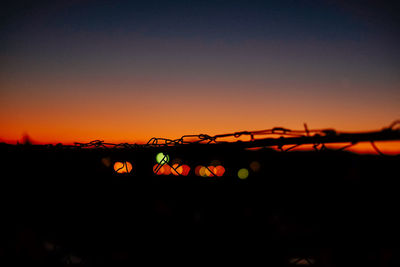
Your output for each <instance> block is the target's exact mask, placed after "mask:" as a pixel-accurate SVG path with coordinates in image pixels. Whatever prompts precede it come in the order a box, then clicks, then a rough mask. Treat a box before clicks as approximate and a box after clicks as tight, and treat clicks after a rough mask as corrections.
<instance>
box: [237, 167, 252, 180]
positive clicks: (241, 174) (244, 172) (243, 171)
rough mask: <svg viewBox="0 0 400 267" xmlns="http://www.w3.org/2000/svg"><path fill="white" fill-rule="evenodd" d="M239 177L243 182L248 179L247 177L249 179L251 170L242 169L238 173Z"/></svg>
mask: <svg viewBox="0 0 400 267" xmlns="http://www.w3.org/2000/svg"><path fill="white" fill-rule="evenodd" d="M238 177H239V179H242V180H244V179H247V177H249V170H248V169H246V168H243V169H240V170H239V171H238Z"/></svg>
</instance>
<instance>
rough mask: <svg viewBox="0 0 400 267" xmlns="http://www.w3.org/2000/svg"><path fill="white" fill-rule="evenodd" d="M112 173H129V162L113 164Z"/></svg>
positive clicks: (130, 166) (130, 168) (130, 165)
mask: <svg viewBox="0 0 400 267" xmlns="http://www.w3.org/2000/svg"><path fill="white" fill-rule="evenodd" d="M114 171H115V172H116V173H130V172H131V171H132V164H131V163H130V162H129V161H122V162H120V161H117V162H115V163H114Z"/></svg>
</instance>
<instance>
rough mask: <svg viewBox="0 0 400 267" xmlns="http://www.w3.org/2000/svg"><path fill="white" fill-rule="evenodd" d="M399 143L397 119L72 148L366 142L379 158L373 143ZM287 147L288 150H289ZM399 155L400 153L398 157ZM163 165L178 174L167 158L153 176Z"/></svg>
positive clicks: (95, 142)
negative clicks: (364, 126)
mask: <svg viewBox="0 0 400 267" xmlns="http://www.w3.org/2000/svg"><path fill="white" fill-rule="evenodd" d="M243 137H249V138H250V140H248V141H243V140H242V138H243ZM227 138H231V139H232V138H233V140H235V139H236V141H224V139H227ZM399 140H400V120H395V121H393V122H392V123H391V124H390V125H389V126H387V127H384V128H382V129H381V130H378V131H368V132H340V131H336V130H335V129H331V128H327V129H309V128H308V126H307V124H306V123H304V130H291V129H287V128H283V127H274V128H272V129H266V130H258V131H239V132H234V133H227V134H218V135H213V136H211V135H208V134H197V135H183V136H182V137H180V138H178V139H168V138H156V137H153V138H151V139H150V140H149V141H148V142H147V143H146V144H130V143H107V142H104V141H103V140H93V141H91V142H88V143H78V142H76V143H74V145H72V146H67V147H73V148H83V149H86V148H111V149H129V150H130V149H138V148H167V147H168V148H171V147H172V148H173V147H182V146H187V147H190V146H197V147H198V146H220V147H221V148H222V149H223V148H228V147H234V148H256V147H277V148H278V151H281V152H288V151H290V150H293V149H295V148H299V147H301V146H304V145H312V148H313V150H314V151H316V152H318V151H323V150H332V149H331V148H329V149H328V148H327V146H326V145H327V144H344V143H346V145H344V146H342V147H340V148H336V149H334V150H336V151H344V150H346V149H348V148H350V147H352V146H354V145H356V144H359V143H361V142H369V143H370V144H371V146H372V148H373V149H374V150H375V151H376V153H377V154H378V155H380V156H389V155H387V154H385V153H383V152H382V151H381V150H380V149H379V148H378V147H377V146H376V144H375V142H376V141H399ZM288 146H289V147H288ZM399 155H400V154H399ZM163 165H168V166H169V167H170V168H171V170H173V171H174V172H176V173H177V174H178V175H180V172H179V171H178V168H179V167H181V164H178V165H176V166H174V165H171V164H169V163H168V160H167V155H164V157H163V158H162V159H161V160H159V162H158V163H157V165H156V166H155V168H154V170H153V171H154V173H158V171H159V170H160V169H161V167H162V166H163ZM123 168H126V171H128V167H127V165H126V164H124V165H123V166H121V167H120V168H119V169H118V170H117V171H119V170H121V169H123ZM205 168H206V169H207V170H208V171H209V172H210V173H211V175H213V176H216V173H215V172H214V171H213V170H211V169H210V168H209V167H207V166H205Z"/></svg>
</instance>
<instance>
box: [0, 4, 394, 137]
mask: <svg viewBox="0 0 400 267" xmlns="http://www.w3.org/2000/svg"><path fill="white" fill-rule="evenodd" d="M398 12H399V4H398V3H396V2H395V1H369V0H366V1H333V0H331V1H329V0H327V1H302V0H292V1H288V0H281V1H232V0H231V1H9V2H8V3H7V2H6V3H3V8H2V9H1V11H0V14H1V24H0V33H1V34H0V40H1V43H0V48H1V49H0V83H1V84H0V85H1V89H0V101H1V104H2V106H3V107H2V109H1V113H3V114H7V116H2V117H1V118H0V119H1V121H2V122H3V125H5V126H3V128H4V129H3V130H5V131H6V132H7V134H6V137H10V136H14V135H19V134H21V132H23V131H27V132H31V133H32V134H33V135H35V134H36V135H38V136H47V135H45V134H44V133H43V132H45V129H48V127H47V126H46V125H52V124H54V123H55V117H57V116H58V118H59V119H58V120H57V122H59V121H63V122H64V124H65V125H70V126H69V127H67V128H68V129H73V128H74V127H87V130H86V131H85V133H86V134H87V135H89V133H93V132H96V131H99V132H101V133H103V135H105V137H107V136H111V137H110V138H114V139H118V138H117V137H116V136H118V134H121V133H122V132H127V133H129V134H131V133H132V132H135V129H134V128H132V127H131V128H129V127H127V126H126V125H124V126H120V125H119V124H118V122H115V121H114V120H115V118H121V119H120V120H121V121H126V120H131V121H135V122H137V123H136V125H139V126H140V127H141V129H144V130H143V131H142V133H141V137H140V138H144V137H143V136H152V135H155V134H156V133H159V135H174V136H178V135H179V134H178V133H177V131H180V132H185V133H187V132H198V131H208V132H210V131H215V132H221V131H230V130H237V128H241V129H242V128H246V129H248V128H252V129H254V128H256V129H257V128H265V127H266V126H267V125H269V126H271V124H274V125H275V124H280V125H285V124H286V125H291V126H292V127H296V126H297V125H302V123H303V122H304V121H308V122H311V123H312V124H314V125H316V126H328V127H331V126H332V127H339V128H340V127H342V128H354V129H360V128H367V127H371V128H372V127H377V126H380V125H382V124H386V123H388V121H391V120H393V119H395V118H396V117H398V115H399V114H400V108H399V106H400V105H399V104H400V94H399V91H400V89H399V85H400V63H399V62H400V53H399V49H398V47H400V45H399V43H400V42H399V41H400V40H399V36H400V35H399V16H398ZM114 95H124V97H122V98H121V97H118V98H114V97H113V96H114ZM171 96H173V97H171ZM128 99H129V100H130V101H128ZM165 99H169V100H168V101H166V100H165ZM242 101H244V103H242ZM238 105H239V106H241V107H243V108H244V111H243V112H241V114H239V115H236V116H233V115H232V114H233V113H234V112H235V110H237V107H238ZM106 106H107V107H108V111H107V112H106V111H105V107H106ZM88 107H90V108H88ZM161 110H162V113H163V114H164V115H165V117H179V116H181V117H182V118H183V119H182V120H183V121H184V123H183V125H182V126H179V127H178V129H175V132H173V131H172V130H166V125H168V123H167V122H161V125H158V126H155V125H149V124H148V123H147V121H148V120H151V118H153V117H154V116H157V114H159V113H160V112H161ZM203 110H204V111H203ZM321 110H323V112H322V111H321ZM204 112H206V113H207V114H208V116H211V117H212V118H211V119H210V120H208V121H209V125H207V126H206V125H204V121H207V120H206V119H205V118H204V116H203V114H204ZM121 113H123V114H124V115H121ZM9 114H12V115H11V117H10V115H9ZM26 114H30V115H32V114H33V115H34V116H33V117H32V118H30V119H29V121H24V119H23V118H24V115H26ZM49 114H52V116H54V117H52V116H50V115H49ZM77 114H86V115H85V116H83V117H82V116H79V115H77ZM98 114H102V115H103V119H102V120H100V119H98V118H97V116H98ZM104 114H106V115H104ZM126 114H137V115H134V116H133V117H129V116H128V115H126ZM138 114H141V117H140V116H139V115H138ZM210 114H219V115H218V116H217V117H218V120H217V119H215V118H214V117H213V116H212V115H210ZM249 118H251V119H249ZM220 120H222V121H223V122H224V123H221V121H220ZM78 121H79V123H78ZM88 121H90V122H91V123H92V124H91V123H88ZM75 122H76V123H75ZM68 123H69V124H68ZM102 123H109V124H112V125H113V126H112V127H114V128H113V129H117V130H115V133H114V130H113V129H106V128H105V127H104V125H101V124H102ZM38 125H39V126H38ZM264 125H265V126H264ZM60 127H61V126H60ZM61 128H62V127H61ZM267 128H268V127H267ZM3 132H4V131H3ZM60 132H61V130H60ZM65 132H66V130H65V129H64V133H65ZM67 132H68V130H67ZM75 135H76V136H77V135H78V133H77V132H76V133H75ZM75 135H74V133H73V130H70V133H69V135H68V136H69V138H71V139H73V138H75V137H74V136H75ZM80 135H82V133H80ZM6 137H4V138H6ZM76 138H78V137H76Z"/></svg>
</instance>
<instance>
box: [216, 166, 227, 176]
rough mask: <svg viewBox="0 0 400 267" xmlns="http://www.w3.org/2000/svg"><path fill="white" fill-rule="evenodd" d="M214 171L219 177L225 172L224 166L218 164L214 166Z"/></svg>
mask: <svg viewBox="0 0 400 267" xmlns="http://www.w3.org/2000/svg"><path fill="white" fill-rule="evenodd" d="M214 173H215V175H217V176H218V177H221V176H223V175H224V173H225V168H224V167H223V166H222V165H218V166H216V167H215V168H214Z"/></svg>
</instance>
